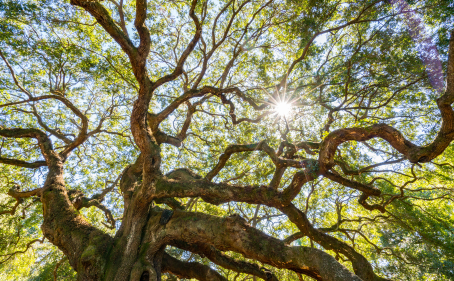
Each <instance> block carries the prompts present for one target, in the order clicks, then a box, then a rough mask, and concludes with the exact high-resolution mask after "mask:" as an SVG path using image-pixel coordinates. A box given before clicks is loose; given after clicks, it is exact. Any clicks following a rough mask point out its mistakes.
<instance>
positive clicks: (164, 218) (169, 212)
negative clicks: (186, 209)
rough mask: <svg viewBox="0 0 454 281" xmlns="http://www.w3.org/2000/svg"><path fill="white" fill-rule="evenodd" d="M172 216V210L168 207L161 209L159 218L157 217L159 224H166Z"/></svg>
mask: <svg viewBox="0 0 454 281" xmlns="http://www.w3.org/2000/svg"><path fill="white" fill-rule="evenodd" d="M172 216H173V211H172V210H168V209H164V210H162V213H161V218H160V219H159V224H160V225H166V224H167V223H168V222H169V221H170V219H171V218H172Z"/></svg>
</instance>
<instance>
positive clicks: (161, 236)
mask: <svg viewBox="0 0 454 281" xmlns="http://www.w3.org/2000/svg"><path fill="white" fill-rule="evenodd" d="M160 217H161V212H160V211H154V212H153V214H152V216H151V218H150V220H149V223H148V226H147V235H146V237H145V242H149V243H150V244H152V245H154V246H153V247H160V245H166V244H170V243H172V241H184V242H187V243H208V244H211V245H213V246H214V247H215V248H217V249H219V250H221V251H235V252H238V253H241V254H242V255H243V256H245V257H247V258H252V259H255V260H258V261H260V262H263V263H266V264H269V265H271V266H274V267H277V268H286V269H290V270H293V271H295V272H299V273H304V274H306V275H308V276H311V277H313V278H315V279H317V280H325V281H334V280H339V281H340V280H342V281H344V280H352V281H353V280H358V281H360V280H361V279H360V278H359V277H358V276H356V275H354V274H353V273H351V272H350V271H348V270H347V269H346V268H345V267H344V266H343V265H341V264H340V263H338V262H337V261H336V260H335V259H334V258H333V257H332V256H330V255H328V254H327V253H325V252H323V251H320V250H318V249H315V248H308V247H288V246H286V245H285V244H284V243H283V242H282V241H280V240H278V239H275V238H273V237H270V236H268V235H266V234H264V233H263V232H261V231H259V230H257V229H255V228H253V227H251V226H249V225H248V224H247V223H246V222H245V220H244V219H242V218H240V217H238V216H230V217H226V218H220V217H215V216H210V215H206V214H202V213H188V212H182V211H175V213H174V214H173V216H172V218H171V219H170V221H169V222H168V223H167V224H166V225H165V226H162V225H160V224H159V220H160ZM188 220H190V222H191V223H188ZM153 251H154V249H151V252H153Z"/></svg>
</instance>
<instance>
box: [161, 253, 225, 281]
mask: <svg viewBox="0 0 454 281" xmlns="http://www.w3.org/2000/svg"><path fill="white" fill-rule="evenodd" d="M161 270H162V273H167V272H169V273H172V274H173V275H176V276H178V277H179V278H187V279H192V278H195V279H197V280H200V281H227V279H226V278H225V277H223V276H222V275H220V274H219V273H217V272H216V271H215V270H213V269H212V268H211V267H209V266H207V265H203V264H200V263H198V262H184V261H180V260H178V259H176V258H174V257H172V256H171V255H169V254H167V253H164V255H163V256H162V269H161Z"/></svg>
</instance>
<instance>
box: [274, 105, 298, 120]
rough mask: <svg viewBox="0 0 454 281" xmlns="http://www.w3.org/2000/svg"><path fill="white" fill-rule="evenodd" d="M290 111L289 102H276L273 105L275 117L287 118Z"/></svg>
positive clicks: (291, 106) (291, 107)
mask: <svg viewBox="0 0 454 281" xmlns="http://www.w3.org/2000/svg"><path fill="white" fill-rule="evenodd" d="M292 109H293V105H292V104H291V103H290V102H287V101H281V102H277V103H276V104H274V109H273V110H274V112H275V113H276V114H277V115H279V116H281V117H287V116H289V115H290V113H291V112H292Z"/></svg>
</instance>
